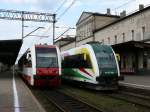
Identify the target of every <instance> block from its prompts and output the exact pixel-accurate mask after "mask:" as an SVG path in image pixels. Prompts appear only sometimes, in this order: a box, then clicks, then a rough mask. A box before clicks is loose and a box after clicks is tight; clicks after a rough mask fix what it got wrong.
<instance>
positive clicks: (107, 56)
mask: <svg viewBox="0 0 150 112" xmlns="http://www.w3.org/2000/svg"><path fill="white" fill-rule="evenodd" d="M95 55H96V58H97V62H98V65H99V68H109V67H111V68H114V67H116V61H115V57H114V54H113V52H111V50H110V49H103V50H101V51H99V52H96V53H95Z"/></svg>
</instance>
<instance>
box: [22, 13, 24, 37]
mask: <svg viewBox="0 0 150 112" xmlns="http://www.w3.org/2000/svg"><path fill="white" fill-rule="evenodd" d="M23 14H24V12H23V11H22V15H21V18H22V20H21V21H22V40H23V36H24V17H23Z"/></svg>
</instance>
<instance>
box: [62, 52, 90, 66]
mask: <svg viewBox="0 0 150 112" xmlns="http://www.w3.org/2000/svg"><path fill="white" fill-rule="evenodd" d="M62 67H63V68H91V62H90V59H89V56H86V59H85V58H84V54H78V55H72V56H66V57H65V58H64V60H63V62H62Z"/></svg>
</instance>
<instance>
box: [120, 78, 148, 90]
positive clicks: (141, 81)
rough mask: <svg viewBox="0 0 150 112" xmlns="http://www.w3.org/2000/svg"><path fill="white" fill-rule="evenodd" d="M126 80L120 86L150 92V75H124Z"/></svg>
mask: <svg viewBox="0 0 150 112" xmlns="http://www.w3.org/2000/svg"><path fill="white" fill-rule="evenodd" d="M124 78H125V79H124V81H120V82H119V83H120V85H126V86H131V87H135V88H140V89H148V90H150V75H124Z"/></svg>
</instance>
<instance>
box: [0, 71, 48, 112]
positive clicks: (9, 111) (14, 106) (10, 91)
mask: <svg viewBox="0 0 150 112" xmlns="http://www.w3.org/2000/svg"><path fill="white" fill-rule="evenodd" d="M0 112H45V110H44V109H43V108H42V106H41V105H40V103H39V102H38V101H37V99H36V98H35V97H34V96H33V95H32V93H31V91H30V90H29V88H28V87H27V86H26V85H25V84H24V82H23V81H22V80H21V78H20V77H18V76H16V75H15V76H14V77H13V73H12V72H10V71H9V72H3V73H0Z"/></svg>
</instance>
